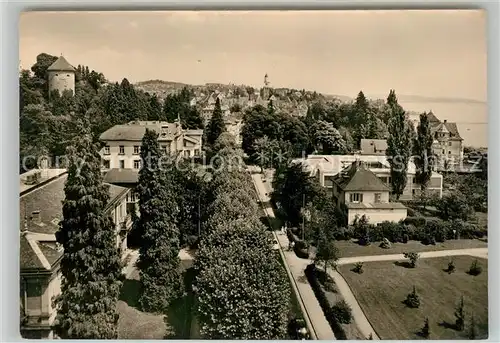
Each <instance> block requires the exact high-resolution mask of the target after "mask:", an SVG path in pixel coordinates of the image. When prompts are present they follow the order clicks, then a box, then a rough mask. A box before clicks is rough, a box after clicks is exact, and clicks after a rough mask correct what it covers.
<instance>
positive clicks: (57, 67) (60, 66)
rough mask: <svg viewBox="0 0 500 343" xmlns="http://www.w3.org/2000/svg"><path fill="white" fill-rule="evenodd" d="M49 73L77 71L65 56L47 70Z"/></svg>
mask: <svg viewBox="0 0 500 343" xmlns="http://www.w3.org/2000/svg"><path fill="white" fill-rule="evenodd" d="M47 70H48V71H72V72H74V71H75V68H73V66H72V65H71V64H69V62H68V61H66V59H65V58H64V56H61V57H59V58H58V59H57V60H56V61H55V62H54V63H52V64H51V65H50V67H49V68H48V69H47Z"/></svg>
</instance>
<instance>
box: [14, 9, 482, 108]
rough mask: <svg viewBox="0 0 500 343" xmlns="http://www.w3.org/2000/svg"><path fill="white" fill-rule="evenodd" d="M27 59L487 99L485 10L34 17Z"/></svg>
mask: <svg viewBox="0 0 500 343" xmlns="http://www.w3.org/2000/svg"><path fill="white" fill-rule="evenodd" d="M19 30H20V32H19V34H20V44H19V55H20V56H19V59H20V63H21V66H22V67H23V68H30V67H31V65H33V64H34V63H35V61H36V56H37V55H38V54H39V53H42V52H46V53H49V54H52V55H57V56H59V55H61V54H63V55H64V56H65V57H66V59H67V60H68V61H69V62H70V63H71V64H73V65H75V66H76V65H78V64H84V65H88V66H89V68H90V69H95V70H96V71H99V72H102V73H103V74H104V75H105V76H106V77H107V78H108V79H109V80H112V81H119V80H121V79H123V78H124V77H126V78H127V79H128V80H129V81H131V82H138V81H145V80H151V79H160V80H168V81H178V82H184V83H189V84H204V83H206V82H220V83H230V82H232V83H235V84H246V85H252V86H258V87H260V86H262V85H263V79H264V75H265V74H266V73H267V74H268V75H269V81H270V82H271V86H272V87H291V88H297V89H303V88H304V89H307V90H316V91H318V92H323V93H327V94H337V95H346V96H351V97H355V96H356V94H357V93H358V92H359V91H360V90H363V92H364V93H365V94H373V95H385V94H388V93H389V90H390V89H395V90H396V93H397V94H405V95H419V96H431V97H453V98H467V99H475V100H480V101H486V99H487V70H486V67H487V66H486V63H487V62H486V60H487V58H486V56H487V45H486V44H487V43H486V13H485V12H484V11H481V10H412V11H410V10H394V11H387V10H386V11H361V10H358V11H307V12H306V11H300V12H299V11H252V12H250V11H249V12H243V11H239V12H235V11H233V12H221V11H218V12H215V11H213V12H194V11H193V12H187V11H186V12H152V11H149V12H27V13H23V14H21V18H20V26H19Z"/></svg>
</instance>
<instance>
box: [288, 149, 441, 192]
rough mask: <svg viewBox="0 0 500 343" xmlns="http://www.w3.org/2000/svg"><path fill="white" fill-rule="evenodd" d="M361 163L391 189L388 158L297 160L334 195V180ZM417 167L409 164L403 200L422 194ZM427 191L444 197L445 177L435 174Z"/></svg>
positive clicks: (373, 156)
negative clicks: (341, 173) (351, 166)
mask: <svg viewBox="0 0 500 343" xmlns="http://www.w3.org/2000/svg"><path fill="white" fill-rule="evenodd" d="M357 160H359V161H361V162H363V163H364V165H365V167H366V168H368V169H369V170H370V171H372V172H373V173H374V174H375V175H376V176H377V177H378V178H379V179H380V180H381V181H382V182H383V183H384V184H386V185H387V186H388V187H390V183H391V168H390V164H389V161H388V160H387V157H386V156H382V155H309V156H308V157H307V159H297V160H296V161H300V162H302V163H303V164H304V165H305V167H306V168H307V170H309V171H310V173H311V175H313V176H314V177H315V178H316V179H317V180H318V182H319V183H320V184H321V185H322V186H324V187H326V188H327V192H328V194H330V195H331V194H332V191H333V190H332V188H333V179H334V177H335V176H336V175H337V174H339V173H340V172H341V171H342V170H343V169H345V168H346V167H348V166H350V165H351V164H352V163H353V162H355V161H357ZM415 174H416V167H415V164H414V163H413V162H411V161H410V162H409V163H408V171H407V176H408V180H407V184H406V187H405V189H404V191H403V194H402V195H401V198H400V199H401V200H411V199H413V198H414V197H415V196H418V194H420V190H421V186H420V184H418V183H417V181H416V178H415ZM427 191H428V192H430V193H433V194H436V195H437V196H439V197H441V196H442V195H443V176H442V175H441V174H439V173H437V172H433V173H432V175H431V179H430V181H429V184H428V186H427Z"/></svg>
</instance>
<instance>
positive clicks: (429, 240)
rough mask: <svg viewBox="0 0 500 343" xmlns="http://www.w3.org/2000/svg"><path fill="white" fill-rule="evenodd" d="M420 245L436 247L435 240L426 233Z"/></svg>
mask: <svg viewBox="0 0 500 343" xmlns="http://www.w3.org/2000/svg"><path fill="white" fill-rule="evenodd" d="M422 244H425V245H436V238H434V235H432V234H430V233H428V234H426V235H425V237H424V239H423V240H422Z"/></svg>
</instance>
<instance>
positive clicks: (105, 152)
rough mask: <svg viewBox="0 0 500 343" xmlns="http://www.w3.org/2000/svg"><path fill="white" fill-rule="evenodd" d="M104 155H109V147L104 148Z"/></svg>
mask: <svg viewBox="0 0 500 343" xmlns="http://www.w3.org/2000/svg"><path fill="white" fill-rule="evenodd" d="M104 155H109V145H106V146H105V147H104Z"/></svg>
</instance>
